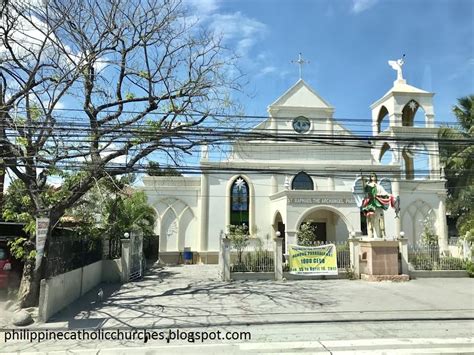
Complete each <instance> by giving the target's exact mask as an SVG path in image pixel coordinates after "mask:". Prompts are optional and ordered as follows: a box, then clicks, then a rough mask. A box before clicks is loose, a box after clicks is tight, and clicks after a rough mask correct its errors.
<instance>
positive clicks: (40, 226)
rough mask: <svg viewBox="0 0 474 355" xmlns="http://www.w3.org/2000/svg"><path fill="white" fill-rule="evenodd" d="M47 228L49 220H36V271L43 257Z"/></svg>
mask: <svg viewBox="0 0 474 355" xmlns="http://www.w3.org/2000/svg"><path fill="white" fill-rule="evenodd" d="M48 227H49V218H36V269H38V267H39V265H40V263H41V259H42V258H43V255H44V245H45V244H46V235H47V234H48Z"/></svg>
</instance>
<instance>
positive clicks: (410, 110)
mask: <svg viewBox="0 0 474 355" xmlns="http://www.w3.org/2000/svg"><path fill="white" fill-rule="evenodd" d="M402 126H403V127H426V117H425V111H424V110H423V107H421V106H420V104H419V103H418V102H417V101H416V100H410V101H409V102H408V103H407V104H406V105H405V106H404V107H403V110H402Z"/></svg>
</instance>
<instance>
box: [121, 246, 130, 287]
mask: <svg viewBox="0 0 474 355" xmlns="http://www.w3.org/2000/svg"><path fill="white" fill-rule="evenodd" d="M121 241H122V257H121V264H122V283H127V282H128V281H129V279H130V239H128V238H127V239H121Z"/></svg>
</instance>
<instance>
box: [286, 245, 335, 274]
mask: <svg viewBox="0 0 474 355" xmlns="http://www.w3.org/2000/svg"><path fill="white" fill-rule="evenodd" d="M288 247H289V248H288V253H289V257H290V260H289V262H290V274H294V275H337V253H336V246H335V245H334V244H326V245H321V246H317V247H303V246H300V245H289V246H288Z"/></svg>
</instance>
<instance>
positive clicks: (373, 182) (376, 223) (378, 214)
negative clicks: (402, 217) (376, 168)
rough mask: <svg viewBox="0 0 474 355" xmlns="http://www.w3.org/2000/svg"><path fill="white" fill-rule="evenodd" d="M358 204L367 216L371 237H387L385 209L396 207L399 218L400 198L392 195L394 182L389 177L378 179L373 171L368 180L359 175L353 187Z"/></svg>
mask: <svg viewBox="0 0 474 355" xmlns="http://www.w3.org/2000/svg"><path fill="white" fill-rule="evenodd" d="M352 193H353V194H354V197H355V200H356V203H357V206H358V207H359V208H361V210H362V212H363V214H364V216H365V217H366V218H367V234H368V237H369V238H386V237H387V235H386V233H385V217H384V211H385V210H387V209H388V207H389V206H391V207H393V208H395V214H396V217H395V218H398V213H399V212H400V198H399V197H398V196H397V197H396V198H395V196H393V195H392V183H391V181H390V180H389V179H386V178H384V179H381V180H380V183H379V182H378V180H377V174H375V173H371V174H370V177H369V179H368V181H367V179H366V178H364V177H359V178H357V179H356V180H355V181H354V186H353V188H352Z"/></svg>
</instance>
